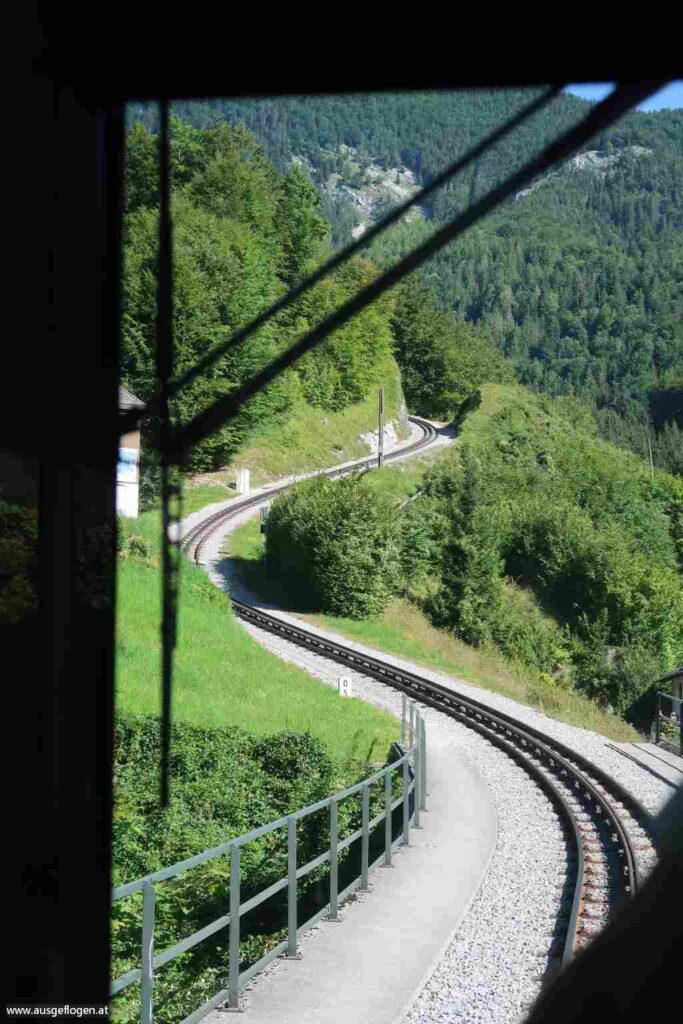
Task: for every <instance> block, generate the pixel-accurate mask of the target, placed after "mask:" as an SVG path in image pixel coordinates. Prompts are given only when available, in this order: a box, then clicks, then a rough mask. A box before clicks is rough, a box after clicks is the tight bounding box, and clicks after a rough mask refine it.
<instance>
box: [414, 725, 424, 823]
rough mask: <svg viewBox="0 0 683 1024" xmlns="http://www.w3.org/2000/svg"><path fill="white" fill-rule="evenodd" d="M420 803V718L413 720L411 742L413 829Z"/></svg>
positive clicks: (418, 814)
mask: <svg viewBox="0 0 683 1024" xmlns="http://www.w3.org/2000/svg"><path fill="white" fill-rule="evenodd" d="M421 802H422V740H421V737H420V718H419V716H417V717H416V720H415V740H414V742H413V815H414V822H413V824H414V825H415V828H422V826H421V825H420V804H421Z"/></svg>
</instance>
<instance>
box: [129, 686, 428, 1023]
mask: <svg viewBox="0 0 683 1024" xmlns="http://www.w3.org/2000/svg"><path fill="white" fill-rule="evenodd" d="M407 710H408V709H407V702H406V700H405V695H404V700H403V715H402V721H401V732H402V735H403V736H404V737H405V738H406V739H407V740H408V742H407V743H406V744H405V746H404V747H403V748H402V750H400V749H399V754H400V756H399V758H398V759H397V761H394V762H393V763H391V764H387V765H385V766H384V767H383V768H382V769H380V770H379V771H377V772H375V773H373V775H371V776H370V777H369V778H366V779H364V780H363V781H362V782H358V783H356V785H355V786H350V787H349V788H348V789H345V790H341V791H340V792H338V793H335V794H334V795H332V796H330V797H327V798H325V799H323V800H321V801H319V802H318V803H315V804H311V805H310V806H309V807H305V808H302V809H301V810H298V811H296V812H293V813H292V814H288V815H284V816H283V817H282V818H279V819H277V820H276V821H272V822H269V823H268V824H266V825H262V826H260V827H259V828H256V829H252V831H251V832H247V833H246V834H245V835H242V836H239V837H237V838H235V839H231V840H229V841H228V842H226V843H223V844H221V845H220V846H216V847H213V848H212V849H209V850H204V851H203V852H202V853H200V854H197V855H195V856H193V857H188V858H186V859H185V860H183V861H179V862H178V863H177V864H174V865H172V866H171V867H166V868H161V869H159V870H158V871H155V872H152V873H151V874H149V875H147V876H145V877H144V878H138V879H136V880H135V881H134V882H128V883H126V884H125V885H122V886H119V887H118V888H117V889H114V891H113V894H112V895H113V898H114V899H115V900H117V899H123V898H125V897H127V896H132V895H133V894H134V893H140V892H141V893H142V896H143V901H142V957H141V965H140V968H139V969H134V970H129V971H128V972H127V973H126V974H124V975H123V976H122V977H120V978H116V979H114V980H113V981H112V983H111V992H112V995H115V994H116V993H118V992H121V991H123V990H124V989H125V988H127V987H128V986H129V985H132V984H135V983H136V982H140V1022H141V1024H153V1004H154V996H153V990H154V981H155V977H154V968H155V963H156V965H157V968H158V967H159V966H162V965H163V964H166V963H170V962H171V961H172V960H175V958H176V957H177V956H181V955H182V954H183V953H185V952H187V951H188V950H189V949H191V948H193V947H194V946H195V945H197V943H199V942H201V941H203V940H204V939H206V938H208V936H209V935H212V934H216V933H217V932H218V931H220V930H221V929H223V928H226V927H227V928H229V943H230V948H229V951H228V984H227V988H222V989H221V991H220V992H218V993H216V995H215V996H213V997H212V998H211V999H209V1000H208V1002H206V1003H205V1004H204V1005H203V1006H201V1007H199V1008H198V1009H197V1010H195V1012H194V1013H193V1014H190V1016H189V1017H188V1018H186V1019H187V1020H188V1021H189V1020H199V1019H201V1016H202V1014H205V1013H208V1012H209V1011H210V1010H211V1009H214V1008H215V1007H216V1006H217V1004H218V1002H219V1001H220V1000H225V1002H223V1003H222V1005H221V1009H223V1010H226V1011H230V1012H241V1011H242V1010H243V1009H244V1007H243V1005H241V1004H240V998H239V996H240V984H241V983H242V982H244V980H245V979H246V978H249V977H251V976H252V975H253V974H254V972H255V971H256V970H258V969H259V968H260V967H261V966H262V965H265V964H266V963H268V962H269V961H270V960H271V959H272V958H273V957H274V956H277V955H278V954H281V955H283V956H285V957H287V958H290V959H297V960H299V959H301V954H300V953H299V952H298V943H297V939H298V930H299V929H298V925H299V920H298V881H299V879H298V876H302V877H303V876H305V875H306V874H308V872H309V871H311V870H312V869H313V868H314V867H316V866H318V865H320V864H321V863H324V862H325V861H326V860H327V857H328V855H327V854H326V855H324V856H323V855H319V856H318V857H316V858H314V859H313V860H312V861H309V862H308V863H307V864H303V865H299V863H298V846H297V822H298V820H299V819H302V818H303V817H305V816H307V815H308V814H313V813H315V812H317V811H320V810H322V809H323V808H324V807H329V809H330V844H329V864H330V900H329V905H328V907H327V911H328V912H327V915H326V919H327V920H328V921H341V920H342V916H341V914H340V912H339V851H340V846H341V849H347V848H349V847H350V846H351V844H352V843H356V842H358V840H359V839H360V842H361V870H360V874H359V875H358V876H356V878H355V879H354V881H353V882H352V883H351V885H350V886H348V887H347V888H346V889H345V890H344V895H346V894H348V893H349V892H351V891H352V890H353V889H354V888H360V889H365V890H367V889H368V888H369V883H368V879H369V874H370V831H371V830H370V826H371V822H370V788H371V786H373V785H374V784H375V783H377V784H379V783H380V781H381V780H382V779H384V812H383V813H380V814H378V815H376V816H375V817H374V818H373V821H372V828H373V834H374V829H375V827H377V828H379V827H380V826H381V823H382V818H383V819H384V855H383V856H382V855H381V854H380V855H379V856H378V857H377V858H376V860H375V861H374V862H373V866H374V865H375V864H377V863H378V862H379V861H381V860H383V861H384V865H385V866H386V867H391V866H392V859H393V845H394V844H393V836H394V829H393V824H394V822H393V818H394V810H396V811H398V809H399V807H401V809H402V814H403V832H402V835H399V838H398V840H397V842H401V841H402V843H403V845H404V846H409V845H410V828H411V825H412V824H414V825H415V826H416V827H418V828H419V827H420V811H421V810H424V809H425V804H426V792H427V788H426V787H427V782H426V778H427V755H426V746H427V744H426V731H425V724H424V721H423V719H422V716H421V715H420V713H419V711H418V710H417V706H416V705H415V703H414V702H411V704H410V715H408V714H407ZM401 768H402V781H403V793H402V795H401V796H397V797H396V799H394V793H395V789H394V786H393V779H394V773H397V772H398V771H399V769H401ZM411 789H412V793H413V810H412V814H411V809H410V793H411ZM356 794H360V796H361V801H362V803H361V828H360V829H359V830H358V829H355V830H354V831H353V833H352V834H351V835H349V836H348V837H346V838H344V839H343V841H342V842H341V843H340V840H339V804H340V802H341V801H342V800H345V799H347V798H350V797H352V796H354V795H356ZM394 804H395V807H394ZM285 826H286V828H287V874H286V876H285V877H284V878H280V879H278V881H277V882H275V883H274V884H273V885H271V886H269V887H268V888H266V889H265V890H262V891H261V893H259V894H257V895H256V896H252V897H251V899H249V900H248V901H247V902H246V903H245V904H244V905H241V848H242V846H243V845H244V844H245V843H247V842H252V841H255V840H257V839H259V838H260V837H261V836H263V835H267V834H270V833H272V832H274V831H275V830H276V829H281V828H284V827H285ZM356 849H357V848H356ZM225 856H229V857H230V897H229V913H228V914H223V915H222V916H221V917H220V918H218V919H217V920H216V921H214V922H213V923H212V924H211V925H208V926H205V927H204V928H200V929H199V930H198V931H197V932H195V933H194V935H190V936H187V937H186V938H184V939H183V940H182V941H180V942H178V943H176V944H175V945H174V946H173V947H171V948H169V949H165V950H163V951H161V952H158V953H155V934H154V929H155V914H156V910H155V907H156V892H155V888H154V886H155V883H156V882H161V881H165V880H167V879H169V878H175V877H177V876H178V875H179V874H180V873H181V872H183V871H187V870H189V869H190V868H192V867H198V866H199V865H200V864H204V863H207V862H209V861H211V860H214V859H215V858H217V857H225ZM285 889H286V891H287V939H286V940H285V941H284V942H280V943H278V945H277V947H276V948H274V949H272V950H270V951H269V952H268V953H266V954H265V956H263V957H261V959H260V960H259V961H258V962H257V963H256V964H252V965H250V967H249V970H248V971H247V972H246V973H245V974H244V975H240V934H241V925H240V911H242V912H243V913H246V912H247V911H248V910H251V909H253V908H254V907H255V906H258V905H259V904H260V903H263V902H264V901H265V900H266V899H269V898H270V896H271V895H274V894H275V893H276V892H283V893H284V890H285ZM321 915H322V912H321V913H320V914H318V915H316V916H315V917H314V918H311V919H310V920H320V917H321Z"/></svg>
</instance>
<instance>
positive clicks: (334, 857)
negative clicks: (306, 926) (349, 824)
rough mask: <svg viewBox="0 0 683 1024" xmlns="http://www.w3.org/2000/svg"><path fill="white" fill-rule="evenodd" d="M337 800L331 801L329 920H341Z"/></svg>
mask: <svg viewBox="0 0 683 1024" xmlns="http://www.w3.org/2000/svg"><path fill="white" fill-rule="evenodd" d="M338 841H339V836H338V835H337V801H336V800H335V799H332V801H331V802H330V912H329V914H328V915H327V920H328V921H338V920H339V906H338V896H339V852H338V849H337V844H338Z"/></svg>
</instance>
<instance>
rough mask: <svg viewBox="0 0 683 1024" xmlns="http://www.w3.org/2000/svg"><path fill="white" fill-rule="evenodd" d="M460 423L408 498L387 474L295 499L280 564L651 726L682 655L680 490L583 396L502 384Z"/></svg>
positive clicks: (335, 606)
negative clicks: (606, 437) (612, 439)
mask: <svg viewBox="0 0 683 1024" xmlns="http://www.w3.org/2000/svg"><path fill="white" fill-rule="evenodd" d="M460 419H461V432H460V439H459V442H458V444H457V445H455V446H454V447H453V448H452V449H451V450H449V451H448V452H447V453H445V454H444V455H443V456H442V457H441V458H440V459H438V460H437V461H436V462H435V463H434V464H433V465H432V466H431V467H430V468H428V469H427V471H426V472H425V474H424V477H423V479H422V480H421V482H420V483H419V485H418V486H417V488H416V489H415V490H414V491H413V493H412V494H409V495H407V496H406V498H405V499H404V500H403V501H399V502H397V501H396V500H395V497H394V500H392V499H391V498H389V497H388V496H387V495H386V494H383V493H381V490H380V487H379V484H377V485H375V486H371V485H370V484H369V481H371V480H372V479H373V476H374V475H373V474H370V475H368V476H366V477H363V478H360V479H355V480H346V481H337V482H329V481H325V482H324V483H323V482H320V481H314V482H312V483H310V484H307V485H306V486H299V487H297V488H295V489H294V490H293V491H291V492H289V493H288V494H287V495H285V496H283V497H281V498H279V499H278V500H277V501H276V502H275V503H274V504H273V508H272V511H271V514H270V521H272V530H271V529H270V521H269V531H268V535H267V536H268V540H267V546H266V551H265V570H266V571H267V573H268V575H269V576H270V577H271V578H272V577H274V578H277V577H280V578H282V576H283V572H285V571H286V572H287V576H286V577H285V578H286V579H287V586H288V587H290V586H291V587H292V589H293V590H294V592H295V593H296V588H297V580H301V579H304V580H305V586H300V587H299V589H300V590H301V591H302V592H306V593H308V594H309V595H316V597H317V600H318V609H317V610H319V611H322V612H326V613H331V614H333V615H335V616H338V617H339V616H341V617H343V618H346V619H350V620H362V619H368V618H371V617H372V616H373V615H374V616H377V615H379V614H381V613H385V612H386V609H387V607H388V605H389V601H390V598H392V597H399V596H402V597H403V598H404V599H407V600H408V601H411V602H413V603H414V605H415V606H416V607H417V608H419V609H421V612H422V613H423V614H425V615H427V617H428V618H429V619H430V621H431V622H432V624H433V625H435V626H437V627H441V628H442V629H444V630H446V631H447V632H449V633H450V634H452V635H453V636H454V637H457V639H458V640H459V641H460V642H464V643H465V644H468V645H470V646H473V647H476V648H480V649H483V650H497V651H498V652H500V654H502V655H504V656H505V657H506V658H508V659H509V660H510V661H511V662H513V663H515V664H517V665H519V666H522V667H524V668H525V669H526V670H527V671H530V672H532V673H536V674H537V676H538V677H539V678H540V679H541V680H542V681H544V682H545V683H546V684H553V685H555V686H556V687H560V688H564V689H566V690H570V691H572V692H578V693H581V694H583V695H585V696H587V697H589V698H591V699H592V700H594V701H596V702H597V704H598V705H599V706H601V707H602V708H603V709H604V710H608V709H609V711H610V713H616V714H618V715H621V716H625V717H626V718H628V719H629V720H631V721H633V722H637V723H639V724H642V718H643V715H647V706H648V690H649V689H650V687H651V685H652V683H653V682H654V680H655V679H656V678H657V677H658V676H660V675H662V674H663V672H665V671H667V670H669V669H670V668H671V667H673V665H675V664H678V663H679V661H680V660H681V659H682V658H683V585H682V581H681V540H682V536H683V534H682V532H681V531H682V511H683V504H682V499H683V489H682V485H681V482H680V480H679V479H678V478H676V477H673V476H669V475H668V474H665V473H661V472H655V473H654V474H651V473H650V471H649V469H648V468H647V467H646V466H645V465H644V464H643V463H642V462H641V461H640V460H639V459H637V458H636V457H635V456H632V455H630V454H628V453H626V452H623V451H621V450H619V449H617V448H615V447H613V446H612V445H610V444H608V443H607V442H604V441H602V440H600V439H599V438H598V437H597V431H596V428H595V426H594V423H593V420H592V417H591V415H590V412H589V410H588V409H587V408H586V407H585V406H583V404H582V403H581V402H580V401H578V400H576V399H560V400H553V399H550V398H547V397H542V396H533V395H532V394H531V393H530V392H528V391H526V390H525V389H524V388H521V387H519V386H513V385H496V384H491V385H486V386H484V387H483V388H481V389H480V390H478V391H477V392H476V393H475V395H474V396H473V398H471V399H470V400H468V402H467V403H464V404H463V409H462V413H461V417H460ZM389 472H394V471H389ZM380 475H381V474H379V475H378V477H379V476H380ZM351 495H353V500H351ZM369 565H371V566H372V570H371V571H370V570H368V568H366V567H367V566H369ZM364 575H368V579H369V580H370V581H371V582H370V583H369V585H368V588H367V590H366V591H365V592H361V593H360V594H357V593H356V590H357V589H358V590H359V591H360V590H361V588H356V586H355V583H354V581H355V580H356V579H359V578H360V577H362V576H364ZM376 577H379V578H383V584H382V583H381V582H379V581H378V579H376ZM290 581H291V582H290ZM379 593H381V594H382V599H381V600H379V601H378V600H376V599H375V597H374V595H377V594H379ZM308 610H311V609H310V605H309V609H308Z"/></svg>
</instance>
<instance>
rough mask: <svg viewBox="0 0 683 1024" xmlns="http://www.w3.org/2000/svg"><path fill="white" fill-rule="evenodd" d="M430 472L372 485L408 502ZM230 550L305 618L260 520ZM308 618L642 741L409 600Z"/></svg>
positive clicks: (418, 467)
mask: <svg viewBox="0 0 683 1024" xmlns="http://www.w3.org/2000/svg"><path fill="white" fill-rule="evenodd" d="M499 397H500V396H499ZM597 443H600V442H597ZM426 464H427V460H420V461H419V462H418V461H417V460H416V462H410V463H407V464H404V465H403V466H396V467H387V468H386V469H383V470H381V471H379V472H374V473H373V474H372V478H371V479H372V484H373V486H378V487H380V486H381V487H382V488H383V489H384V490H388V491H389V492H390V493H391V494H392V496H394V497H395V498H396V499H397V500H400V499H401V498H403V497H405V496H407V495H408V494H410V493H411V492H412V490H413V488H414V486H415V484H416V483H417V482H418V481H419V478H420V476H421V475H422V473H423V472H424V469H425V468H426ZM227 550H228V552H229V553H230V554H231V555H232V556H233V557H234V558H235V559H236V560H237V565H238V568H239V571H240V573H241V575H242V578H243V580H244V582H245V584H246V585H247V586H248V587H249V588H250V589H251V590H253V591H254V592H256V593H258V594H261V595H262V596H264V597H267V598H270V599H271V600H273V601H275V602H277V603H279V604H280V605H281V606H282V607H290V608H292V609H294V610H297V611H301V610H302V608H303V607H304V606H303V605H302V602H301V601H300V599H299V597H298V595H296V594H292V593H291V591H289V590H288V589H287V587H286V586H285V585H283V583H282V581H280V580H273V579H270V578H269V577H268V574H267V573H266V570H265V565H264V563H263V561H262V560H261V555H262V551H263V544H262V540H261V536H260V533H259V526H258V522H257V521H256V520H251V521H249V522H248V523H246V524H245V525H244V526H242V527H240V528H239V529H238V530H236V531H235V532H234V533H233V534H232V535H231V536H230V538H229V541H228V545H227ZM308 611H310V610H308ZM303 617H304V618H305V619H308V620H309V621H310V622H312V623H315V624H317V625H319V626H322V627H325V628H327V629H332V630H335V631H336V632H338V633H340V634H341V635H343V636H347V637H349V638H350V639H353V640H357V641H358V642H359V643H364V644H367V645H368V646H370V647H375V648H377V650H383V651H386V652H387V653H390V654H395V655H398V656H401V657H406V658H410V659H411V660H413V661H415V662H417V663H418V664H422V665H425V666H426V667H428V668H434V669H438V670H440V671H443V672H447V673H449V674H452V675H456V676H459V677H461V678H462V679H465V680H467V682H469V683H472V684H474V685H476V686H481V687H482V688H483V689H487V690H492V691H493V692H495V693H500V694H502V695H503V696H506V697H511V698H512V699H513V700H516V701H519V702H520V703H521V704H526V705H528V706H530V707H533V708H536V709H538V710H539V711H542V712H544V713H545V714H546V715H548V716H549V717H551V718H556V719H557V720H558V721H561V722H566V723H567V724H569V725H576V726H580V727H581V728H585V729H592V730H594V731H595V732H598V733H601V734H603V735H604V736H608V737H610V739H613V740H618V741H626V740H632V739H636V738H638V734H637V732H636V731H635V730H634V729H633V728H632V727H631V726H630V725H628V724H627V723H626V722H623V721H622V720H621V719H618V718H616V717H615V716H612V715H609V714H607V713H606V712H604V711H602V710H600V709H599V708H598V707H597V705H596V704H594V703H593V702H592V701H590V700H588V699H587V698H585V697H583V696H582V695H581V694H578V693H575V692H572V691H570V690H567V689H564V688H563V687H562V686H561V685H559V684H551V683H548V682H546V681H544V680H542V679H540V678H539V676H538V675H537V674H535V673H533V672H530V671H528V670H525V669H524V668H522V667H520V666H517V665H512V664H510V662H508V661H506V659H504V658H502V657H501V656H500V655H498V654H497V653H495V652H487V651H484V650H477V649H474V648H472V647H469V646H468V645H467V644H463V643H461V642H460V641H458V640H456V639H455V638H454V637H453V636H450V635H449V634H447V633H445V632H443V631H441V630H438V629H435V628H434V627H433V626H432V625H431V624H430V623H429V621H428V620H427V618H426V616H425V615H424V614H423V613H422V612H421V611H420V610H419V609H418V608H417V607H415V605H413V604H411V603H409V602H408V601H406V600H403V599H399V600H395V601H393V602H392V603H391V604H390V605H389V607H388V608H387V609H386V611H385V612H384V614H383V615H382V616H380V617H379V618H377V619H369V620H364V621H356V620H353V619H343V618H336V617H334V616H329V615H320V614H310V613H309V614H304V615H303Z"/></svg>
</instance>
